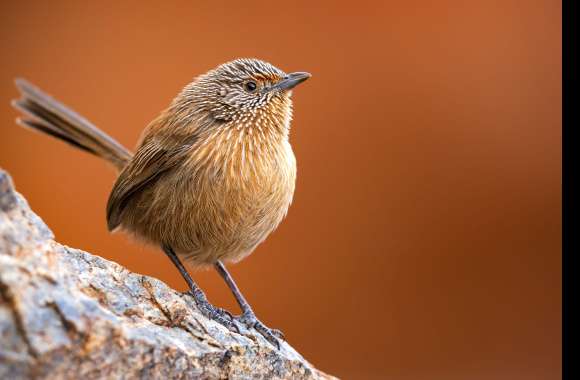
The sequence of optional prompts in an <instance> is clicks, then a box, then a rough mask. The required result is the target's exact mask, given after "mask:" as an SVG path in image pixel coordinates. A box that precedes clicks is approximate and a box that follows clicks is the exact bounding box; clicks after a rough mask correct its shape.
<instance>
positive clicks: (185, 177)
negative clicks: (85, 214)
mask: <svg viewBox="0 0 580 380" xmlns="http://www.w3.org/2000/svg"><path fill="white" fill-rule="evenodd" d="M310 77H311V74H309V73H307V72H292V73H286V72H284V71H282V70H280V69H278V68H277V67H275V66H274V65H272V64H270V63H268V62H266V61H263V60H260V59H257V58H238V59H234V60H232V61H229V62H226V63H223V64H221V65H219V66H217V67H215V68H213V69H211V70H209V71H208V72H206V73H205V74H202V75H199V76H197V77H196V78H194V79H193V81H191V82H190V83H189V84H187V85H186V86H185V87H184V88H183V89H182V90H181V91H180V92H179V93H178V94H177V96H176V97H175V98H174V99H173V101H172V102H171V103H170V104H169V106H168V107H167V108H166V109H164V110H163V111H161V113H160V114H159V116H158V117H156V118H155V119H154V120H153V121H151V122H150V123H149V125H148V126H147V127H146V128H145V129H144V130H143V132H142V135H141V138H140V140H139V142H138V144H137V147H136V149H135V152H134V153H133V152H131V151H130V150H128V149H127V148H125V147H124V146H123V145H121V144H120V143H119V142H117V141H116V140H115V139H114V138H112V137H111V136H109V135H108V134H106V133H105V132H103V131H102V130H100V129H98V128H97V127H96V126H94V125H93V124H92V123H90V122H89V121H88V120H87V119H85V118H84V117H82V116H80V115H79V114H77V113H76V112H75V111H73V110H72V109H71V108H69V107H67V106H65V105H63V104H62V103H60V102H59V101H57V100H55V99H54V98H53V97H51V96H50V95H48V94H46V93H45V92H43V91H42V90H40V89H39V88H38V87H36V86H35V85H33V84H31V83H30V82H28V81H27V80H25V79H23V78H17V79H16V80H15V83H16V87H17V89H18V90H19V92H20V94H21V97H20V99H16V100H14V101H13V102H12V105H13V106H14V107H15V108H16V109H18V110H19V111H20V112H21V113H22V116H21V117H19V118H18V119H17V123H18V124H19V125H21V126H24V127H27V128H29V129H32V130H35V131H39V132H43V133H45V134H48V135H50V136H52V137H55V138H57V139H60V140H62V141H64V142H66V143H68V144H70V145H72V146H74V147H76V148H79V149H81V150H83V151H85V152H88V153H91V154H93V155H95V156H97V157H100V158H102V159H104V160H106V161H107V162H109V163H110V164H112V165H113V166H114V167H115V168H116V169H117V172H118V177H117V179H116V181H115V183H114V185H113V188H112V190H111V193H110V195H109V198H108V202H107V205H106V218H107V226H108V229H109V230H110V231H111V232H115V231H119V230H120V231H124V232H126V233H128V234H130V235H133V236H134V237H136V238H137V239H139V240H141V241H143V242H145V243H146V244H153V245H155V246H158V247H160V248H161V249H162V251H163V252H164V253H165V254H166V255H167V257H168V258H169V259H170V260H171V262H172V263H173V264H174V265H175V266H176V268H177V269H178V270H179V272H180V273H181V275H182V276H183V278H184V280H185V281H186V283H187V285H188V287H189V290H188V292H187V293H188V294H189V295H190V296H191V297H193V299H194V301H195V303H196V305H197V307H198V309H199V310H200V312H201V313H202V314H203V315H205V316H206V317H208V318H210V319H212V320H214V321H216V322H218V323H220V324H222V325H223V326H225V327H226V328H228V329H230V330H232V331H236V332H240V331H241V330H240V328H239V326H238V323H241V324H243V325H244V326H246V327H247V328H254V329H255V330H256V331H258V332H259V333H260V334H261V335H262V336H263V337H265V338H266V339H267V340H268V341H269V342H270V343H272V344H273V345H275V346H276V347H277V348H280V342H279V339H281V340H283V339H284V336H283V334H282V333H281V332H280V331H279V330H276V329H270V328H269V327H267V326H266V325H265V324H264V323H262V322H261V321H260V320H259V319H258V318H257V317H256V314H255V313H254V311H253V309H252V307H251V306H250V304H249V303H248V301H247V300H246V298H245V297H244V296H243V294H242V293H241V291H240V290H239V288H238V286H237V284H236V283H235V281H234V279H233V278H232V276H231V275H230V273H229V271H228V270H227V268H226V266H225V264H226V263H236V262H238V261H240V260H242V259H243V258H245V257H247V256H248V255H249V254H250V253H252V252H253V251H254V249H255V248H256V247H257V246H258V245H259V244H260V243H261V242H263V241H264V240H265V239H266V237H267V236H268V235H269V234H270V233H271V232H272V231H274V230H275V229H276V227H277V226H278V225H279V224H280V222H281V221H282V220H283V219H284V218H285V216H286V214H287V212H288V208H289V206H290V204H291V203H292V199H293V196H294V190H295V183H296V158H295V156H294V153H293V151H292V147H291V144H290V140H289V133H290V124H291V120H292V92H293V89H294V88H295V87H296V86H297V85H298V84H300V83H302V82H304V81H305V80H307V79H308V78H310ZM184 263H187V264H188V265H191V266H192V267H201V268H203V267H206V268H207V267H213V268H215V269H216V271H217V272H218V273H219V274H220V276H221V277H222V278H223V279H224V281H225V282H226V284H227V285H228V287H229V288H230V290H231V291H232V293H233V295H234V297H235V299H236V301H237V303H238V305H239V306H240V309H241V314H240V315H237V316H234V315H232V314H231V313H230V312H228V311H227V310H224V309H222V308H219V307H216V306H214V305H212V304H211V303H210V302H209V301H208V299H207V297H206V295H205V293H204V292H203V290H202V289H201V288H200V287H199V286H198V285H197V284H196V283H195V281H194V280H193V279H192V277H191V275H190V274H189V272H188V271H187V269H186V268H185V266H184Z"/></svg>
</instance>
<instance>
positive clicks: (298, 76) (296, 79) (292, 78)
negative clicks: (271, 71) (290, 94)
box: [273, 71, 312, 91]
mask: <svg viewBox="0 0 580 380" xmlns="http://www.w3.org/2000/svg"><path fill="white" fill-rule="evenodd" d="M311 76H312V75H310V73H305V72H300V71H299V72H296V73H291V74H288V75H287V76H286V77H284V79H282V80H281V81H280V82H278V83H276V84H275V85H274V86H273V89H275V90H279V91H284V90H291V89H293V88H294V87H296V86H298V85H299V84H300V83H302V82H304V81H305V80H306V79H308V78H310V77H311Z"/></svg>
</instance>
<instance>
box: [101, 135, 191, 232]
mask: <svg viewBox="0 0 580 380" xmlns="http://www.w3.org/2000/svg"><path fill="white" fill-rule="evenodd" d="M192 144H193V141H192V139H185V140H181V141H179V140H178V139H175V138H174V139H154V138H152V139H149V140H145V141H143V143H142V144H141V146H140V147H139V149H138V150H137V152H136V153H135V155H134V156H133V158H132V160H131V161H130V162H129V164H128V165H127V166H126V167H125V168H124V169H123V171H122V172H121V174H120V175H119V177H118V178H117V181H116V182H115V185H114V186H113V190H112V191H111V195H110V196H109V201H108V202H107V225H108V228H109V230H114V229H115V228H116V227H118V226H119V224H120V223H121V215H122V213H123V211H124V209H125V208H126V206H127V204H128V203H129V201H130V200H131V199H132V198H133V197H135V196H138V195H139V194H140V192H141V191H143V190H144V189H145V188H147V187H149V186H152V185H153V184H154V183H155V182H156V181H158V180H159V179H160V178H161V177H163V175H164V174H166V173H167V172H169V171H170V170H172V169H174V168H176V167H178V166H179V165H180V164H181V163H182V162H183V160H184V159H186V157H187V153H188V152H189V150H190V149H191V145H192Z"/></svg>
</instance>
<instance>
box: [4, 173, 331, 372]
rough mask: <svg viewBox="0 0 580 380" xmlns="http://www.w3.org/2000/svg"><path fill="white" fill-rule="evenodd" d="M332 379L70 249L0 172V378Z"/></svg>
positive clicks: (142, 279)
mask: <svg viewBox="0 0 580 380" xmlns="http://www.w3.org/2000/svg"><path fill="white" fill-rule="evenodd" d="M30 378H35V379H37V378H40V379H81V378H82V379H104V378H106V379H136V378H138V379H226V378H228V379H248V378H252V379H261V378H267V379H330V378H332V377H331V376H329V375H326V374H324V373H322V372H320V371H318V370H317V369H315V368H314V367H313V366H312V365H311V364H310V363H308V362H307V361H306V360H305V359H304V358H303V357H302V356H301V355H300V354H299V353H298V352H296V351H295V350H294V349H293V348H292V347H291V346H290V345H289V344H288V343H285V342H284V343H282V345H281V349H280V350H277V349H276V348H275V347H273V346H272V345H271V344H270V343H268V342H267V341H266V340H265V339H264V338H263V337H262V336H261V335H260V334H259V333H257V332H256V331H252V330H247V331H242V333H241V334H237V333H232V332H230V331H228V330H227V329H226V328H224V327H222V326H221V325H219V324H217V323H215V322H213V321H211V320H208V319H207V318H205V317H204V316H203V315H202V314H201V313H200V312H199V311H198V310H197V308H196V305H195V304H194V302H193V301H192V300H191V299H190V297H188V296H185V295H182V294H180V293H179V292H176V291H174V290H172V289H171V288H169V287H168V286H167V285H165V284H164V283H163V282H161V281H159V280H157V279H154V278H151V277H147V276H143V275H139V274H136V273H132V272H130V271H129V270H127V269H125V268H123V267H122V266H120V265H118V264H116V263H114V262H111V261H108V260H105V259H103V258H101V257H97V256H94V255H91V254H89V253H87V252H83V251H81V250H78V249H74V248H69V247H67V246H64V245H62V244H59V243H57V242H56V241H54V235H53V234H52V232H51V231H50V229H49V228H48V227H47V226H46V225H45V224H44V222H43V221H42V220H41V219H40V218H39V217H38V216H37V215H36V214H34V212H32V211H31V210H30V208H29V206H28V204H27V202H26V200H25V199H24V198H23V197H22V196H21V195H20V194H18V193H16V192H15V190H14V188H13V185H12V181H11V179H10V177H9V176H8V174H7V173H6V172H4V171H2V170H0V379H30Z"/></svg>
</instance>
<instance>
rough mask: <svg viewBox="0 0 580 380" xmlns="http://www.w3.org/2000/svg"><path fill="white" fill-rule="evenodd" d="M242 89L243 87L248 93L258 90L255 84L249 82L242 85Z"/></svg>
mask: <svg viewBox="0 0 580 380" xmlns="http://www.w3.org/2000/svg"><path fill="white" fill-rule="evenodd" d="M244 87H245V89H246V91H248V92H254V91H256V89H257V88H258V85H257V84H256V82H253V81H249V82H246V83H245V84H244Z"/></svg>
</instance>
